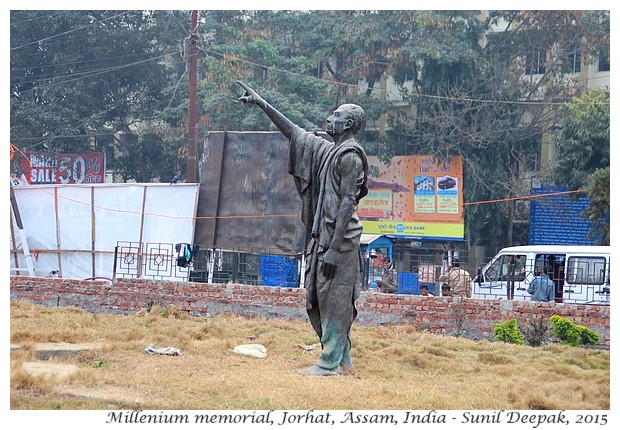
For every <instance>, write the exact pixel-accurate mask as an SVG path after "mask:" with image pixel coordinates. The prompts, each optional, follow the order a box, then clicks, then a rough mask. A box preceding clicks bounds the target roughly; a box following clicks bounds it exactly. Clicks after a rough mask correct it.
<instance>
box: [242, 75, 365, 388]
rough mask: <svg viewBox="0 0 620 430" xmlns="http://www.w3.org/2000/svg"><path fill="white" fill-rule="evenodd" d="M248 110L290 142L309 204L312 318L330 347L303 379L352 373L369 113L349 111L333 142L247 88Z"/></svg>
mask: <svg viewBox="0 0 620 430" xmlns="http://www.w3.org/2000/svg"><path fill="white" fill-rule="evenodd" d="M237 83H238V84H239V85H240V86H241V87H242V88H243V89H244V90H245V93H244V94H243V96H241V97H240V98H239V101H240V102H241V103H242V104H245V103H249V104H254V105H256V106H258V107H260V108H261V109H262V110H263V111H264V112H265V113H266V114H267V116H268V117H269V119H271V121H272V122H273V123H274V124H275V125H276V127H277V128H278V130H280V132H281V133H282V134H283V135H284V136H285V137H286V138H288V139H289V154H288V156H289V173H290V174H291V175H292V176H293V178H294V181H295V186H296V188H297V192H298V193H299V196H300V198H301V203H302V204H301V206H302V208H301V219H302V222H303V224H304V226H305V227H306V247H307V249H306V261H307V266H306V278H305V279H306V310H307V313H308V318H309V319H310V323H311V325H312V327H313V328H314V330H315V332H316V333H317V335H318V336H319V338H320V340H321V345H322V351H321V355H320V357H319V360H318V361H317V363H316V364H315V365H313V366H311V367H309V368H307V369H304V370H303V371H301V372H300V373H302V374H304V375H309V376H332V375H337V374H341V373H342V372H343V371H345V372H350V371H352V368H353V363H352V361H351V335H350V332H351V326H352V325H353V321H354V320H355V318H356V316H357V309H356V307H355V301H356V300H357V298H358V297H359V295H360V289H361V288H360V287H361V286H360V283H361V281H362V279H363V278H362V271H363V267H364V266H363V257H362V253H361V250H360V237H361V234H362V224H361V222H360V220H359V217H358V216H357V214H356V212H355V207H356V205H357V204H358V203H359V201H360V199H362V198H363V197H364V196H366V194H368V182H367V181H368V160H367V158H366V153H365V152H364V149H363V148H362V147H361V146H360V145H359V143H358V142H357V141H356V135H357V133H358V132H359V131H360V130H361V129H362V127H363V126H364V110H363V109H362V108H361V107H360V106H358V105H355V104H343V105H341V106H340V107H338V108H337V109H336V110H335V111H334V112H333V113H332V114H331V115H330V116H329V117H328V118H327V123H326V126H325V131H326V132H327V134H329V135H330V136H331V137H332V138H333V140H334V141H333V142H330V141H329V140H327V139H324V138H322V137H320V136H316V135H315V134H314V133H310V132H307V131H305V130H304V129H302V128H301V127H299V126H297V125H295V124H293V123H292V122H291V121H290V120H289V119H288V118H287V117H286V116H284V115H283V114H282V113H280V112H279V111H278V110H276V109H275V108H274V107H273V106H271V105H270V104H269V103H267V102H266V101H265V100H264V99H263V98H262V97H261V96H259V95H258V94H257V93H256V92H255V91H254V90H253V89H252V88H250V87H249V86H247V85H246V84H245V83H243V82H240V81H237Z"/></svg>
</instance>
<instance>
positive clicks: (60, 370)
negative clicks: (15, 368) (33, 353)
mask: <svg viewBox="0 0 620 430" xmlns="http://www.w3.org/2000/svg"><path fill="white" fill-rule="evenodd" d="M22 366H23V367H24V370H25V371H26V372H27V373H29V374H30V375H32V376H56V377H59V378H66V377H68V376H70V375H71V374H72V373H73V372H75V371H76V370H77V366H76V365H74V364H64V363H49V362H43V361H26V362H24V363H23V364H22Z"/></svg>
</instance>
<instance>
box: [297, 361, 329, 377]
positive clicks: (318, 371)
mask: <svg viewBox="0 0 620 430" xmlns="http://www.w3.org/2000/svg"><path fill="white" fill-rule="evenodd" d="M297 373H299V374H300V375H304V376H338V375H339V374H340V371H333V370H329V369H323V368H322V367H319V366H317V365H316V364H315V365H313V366H310V367H308V368H307V369H302V370H298V371H297Z"/></svg>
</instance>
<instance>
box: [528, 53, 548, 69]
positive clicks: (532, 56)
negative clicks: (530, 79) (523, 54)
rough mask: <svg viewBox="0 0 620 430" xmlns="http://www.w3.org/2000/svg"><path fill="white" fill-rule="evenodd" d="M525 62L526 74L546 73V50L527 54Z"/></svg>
mask: <svg viewBox="0 0 620 430" xmlns="http://www.w3.org/2000/svg"><path fill="white" fill-rule="evenodd" d="M526 61H527V62H526V64H525V74H526V75H542V74H544V73H545V62H546V61H547V52H546V51H542V50H539V51H534V52H530V53H529V54H527V58H526Z"/></svg>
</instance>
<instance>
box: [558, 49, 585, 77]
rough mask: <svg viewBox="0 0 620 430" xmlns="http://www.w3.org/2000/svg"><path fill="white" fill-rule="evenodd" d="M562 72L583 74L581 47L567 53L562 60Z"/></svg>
mask: <svg viewBox="0 0 620 430" xmlns="http://www.w3.org/2000/svg"><path fill="white" fill-rule="evenodd" d="M562 71H563V72H565V73H580V72H581V50H580V49H579V47H576V48H574V49H569V50H567V51H566V53H565V54H564V58H563V59H562Z"/></svg>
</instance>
